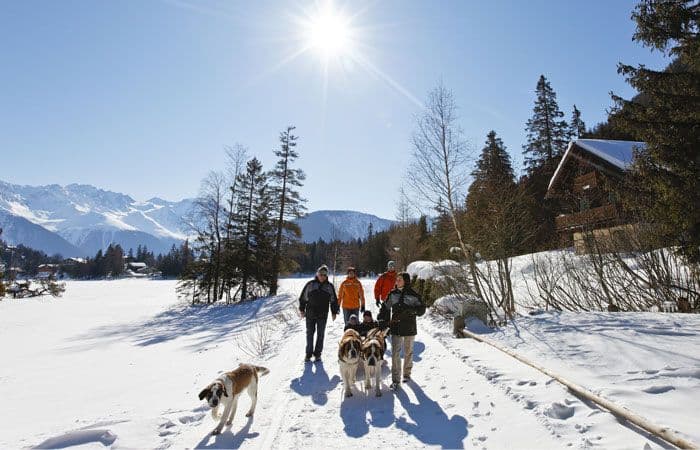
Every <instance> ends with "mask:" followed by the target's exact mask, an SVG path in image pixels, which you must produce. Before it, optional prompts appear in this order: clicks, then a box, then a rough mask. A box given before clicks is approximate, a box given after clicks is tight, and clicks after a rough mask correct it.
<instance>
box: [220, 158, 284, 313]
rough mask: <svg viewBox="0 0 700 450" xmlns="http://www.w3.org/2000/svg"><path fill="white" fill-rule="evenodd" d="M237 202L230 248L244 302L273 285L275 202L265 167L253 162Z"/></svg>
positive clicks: (239, 186) (244, 175)
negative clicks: (273, 201)
mask: <svg viewBox="0 0 700 450" xmlns="http://www.w3.org/2000/svg"><path fill="white" fill-rule="evenodd" d="M236 189H237V190H238V192H237V193H236V198H237V199H238V202H237V205H236V210H235V212H234V213H233V214H234V217H233V219H232V220H231V223H232V224H233V229H232V233H231V237H232V239H231V241H230V242H228V243H227V244H228V245H229V246H231V247H232V248H231V249H230V250H231V251H232V252H233V255H234V257H233V258H234V260H235V265H236V267H237V268H238V279H239V280H240V292H241V300H245V299H247V298H248V296H249V294H250V293H251V291H252V290H253V289H251V288H254V287H256V286H257V287H261V288H265V287H269V286H270V285H271V282H272V264H271V261H272V255H273V249H274V245H273V239H274V234H273V227H272V221H271V220H270V216H271V211H270V207H271V204H272V200H271V198H270V192H269V191H270V190H269V186H268V183H267V175H266V174H265V173H264V172H263V170H262V164H261V163H260V161H258V159H257V158H253V159H251V160H250V161H248V163H247V164H246V171H245V172H244V173H242V174H240V175H239V176H238V180H237V182H236Z"/></svg>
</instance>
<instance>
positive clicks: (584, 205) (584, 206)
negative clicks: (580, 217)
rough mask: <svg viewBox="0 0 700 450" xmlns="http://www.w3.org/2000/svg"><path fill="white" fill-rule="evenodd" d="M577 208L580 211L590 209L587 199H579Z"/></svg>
mask: <svg viewBox="0 0 700 450" xmlns="http://www.w3.org/2000/svg"><path fill="white" fill-rule="evenodd" d="M579 208H580V210H581V211H586V210H588V209H591V201H590V200H589V199H588V197H581V200H580V202H579Z"/></svg>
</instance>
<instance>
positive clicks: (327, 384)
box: [289, 361, 340, 406]
mask: <svg viewBox="0 0 700 450" xmlns="http://www.w3.org/2000/svg"><path fill="white" fill-rule="evenodd" d="M338 384H340V376H338V375H333V378H328V373H327V372H326V369H325V368H324V367H323V361H319V362H314V363H310V362H307V363H305V364H304V372H303V373H302V374H301V376H300V377H299V378H294V379H292V381H291V383H290V384H289V387H291V388H292V390H293V391H294V392H296V393H297V394H299V395H303V396H310V397H311V401H313V402H314V403H315V404H317V405H321V406H323V405H325V404H326V403H328V393H329V392H330V391H332V390H333V389H335V388H336V386H338Z"/></svg>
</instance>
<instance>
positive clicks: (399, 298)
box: [377, 287, 425, 336]
mask: <svg viewBox="0 0 700 450" xmlns="http://www.w3.org/2000/svg"><path fill="white" fill-rule="evenodd" d="M423 314H425V304H423V301H422V300H421V298H420V295H418V293H417V292H416V291H414V290H413V289H411V288H410V287H405V288H403V290H399V289H398V288H395V289H394V290H393V291H391V292H390V293H389V296H388V297H387V299H386V301H385V302H384V303H382V307H381V309H380V310H379V315H378V316H377V320H378V321H379V324H380V325H381V326H382V327H384V326H387V325H388V326H389V327H390V328H391V334H392V335H394V336H415V335H416V334H418V327H417V325H416V317H417V316H422V315H423Z"/></svg>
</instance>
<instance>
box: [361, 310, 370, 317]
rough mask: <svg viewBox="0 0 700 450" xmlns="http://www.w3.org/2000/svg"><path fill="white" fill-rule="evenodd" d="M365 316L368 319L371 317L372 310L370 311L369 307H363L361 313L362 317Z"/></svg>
mask: <svg viewBox="0 0 700 450" xmlns="http://www.w3.org/2000/svg"><path fill="white" fill-rule="evenodd" d="M367 316H369V318H370V319H371V318H372V311H370V310H369V309H365V312H363V313H362V317H367Z"/></svg>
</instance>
